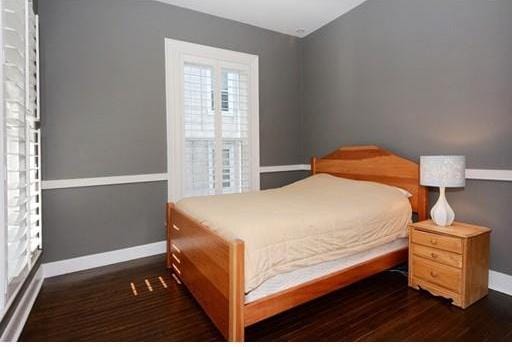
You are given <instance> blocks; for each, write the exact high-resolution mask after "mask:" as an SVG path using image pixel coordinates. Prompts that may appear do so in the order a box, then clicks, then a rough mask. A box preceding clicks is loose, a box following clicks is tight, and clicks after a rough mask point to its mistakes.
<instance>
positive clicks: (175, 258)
mask: <svg viewBox="0 0 512 347" xmlns="http://www.w3.org/2000/svg"><path fill="white" fill-rule="evenodd" d="M172 257H173V258H174V260H176V261H177V262H178V264H181V260H180V259H179V258H178V257H177V256H176V255H175V254H174V253H172Z"/></svg>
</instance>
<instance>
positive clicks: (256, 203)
mask: <svg viewBox="0 0 512 347" xmlns="http://www.w3.org/2000/svg"><path fill="white" fill-rule="evenodd" d="M176 206H177V208H178V209H179V210H181V211H183V212H184V213H186V214H188V215H190V216H191V217H193V218H194V219H195V220H196V221H198V222H199V223H201V224H203V225H205V226H207V227H208V228H209V229H210V230H212V231H214V232H216V233H218V234H219V235H220V236H221V237H223V238H224V239H226V240H228V241H229V240H234V239H241V240H243V241H244V243H245V289H246V293H247V292H250V291H252V290H254V289H255V288H257V287H258V286H259V285H261V284H262V283H263V282H265V281H266V280H268V279H270V278H272V277H274V276H276V275H279V274H283V273H286V272H291V271H294V270H297V269H300V268H304V267H308V266H311V265H315V264H319V263H323V262H327V261H331V260H335V259H338V258H340V257H344V256H349V255H352V254H356V253H360V252H363V251H366V250H369V249H372V248H375V247H378V246H381V245H384V244H386V243H389V242H391V241H394V240H396V239H398V238H401V237H405V236H406V235H407V224H408V223H409V222H410V219H411V213H412V210H411V205H410V204H409V200H408V198H407V197H406V196H404V194H403V193H402V192H400V191H399V190H397V189H396V188H395V187H391V186H387V185H384V184H380V183H375V182H367V181H354V180H349V179H344V178H339V177H334V176H331V175H327V174H318V175H314V176H311V177H308V178H306V179H304V180H301V181H298V182H295V183H292V184H290V185H288V186H285V187H282V188H278V189H270V190H264V191H259V192H248V193H240V194H226V195H216V196H208V197H194V198H186V199H183V200H181V201H179V202H178V203H177V204H176Z"/></svg>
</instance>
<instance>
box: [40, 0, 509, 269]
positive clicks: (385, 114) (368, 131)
mask: <svg viewBox="0 0 512 347" xmlns="http://www.w3.org/2000/svg"><path fill="white" fill-rule="evenodd" d="M39 2H40V3H39V14H40V21H41V60H42V61H41V63H42V120H43V121H42V128H43V151H44V158H43V178H44V179H66V178H78V177H95V176H106V175H132V174H144V173H158V172H164V171H165V169H166V155H165V153H166V144H165V141H166V139H165V136H166V135H165V94H164V89H165V82H164V44H163V42H164V37H170V38H175V39H180V40H186V41H191V42H196V43H200V44H206V45H212V46H216V47H221V48H227V49H232V50H237V51H243V52H247V53H252V54H257V55H259V57H260V112H261V113H260V128H261V129H260V130H261V134H260V146H261V163H262V165H285V164H297V163H300V162H305V161H306V160H307V158H309V157H310V156H311V155H322V154H325V153H327V152H329V151H331V150H333V149H334V148H336V147H338V146H339V145H341V144H345V145H347V144H367V143H372V144H378V145H381V146H384V147H386V148H388V149H390V150H392V151H395V152H396V153H398V154H401V155H404V156H406V157H409V158H411V159H418V156H419V155H420V154H435V153H461V154H465V155H466V156H467V161H468V166H469V167H472V168H489V169H512V154H511V153H512V140H510V138H511V135H512V130H511V129H512V97H510V96H511V94H510V91H511V90H512V21H510V18H512V2H511V1H509V0H495V1H483V0H464V1H461V0H429V1H423V0H386V1H383V0H368V1H367V2H365V3H363V4H362V5H361V6H359V7H357V8H356V9H354V10H352V11H351V12H349V13H347V14H345V15H343V16H341V17H340V18H338V19H337V20H335V21H334V22H332V23H330V24H328V25H327V26H325V27H323V28H321V29H320V30H318V31H316V32H315V33H313V34H311V35H309V36H308V37H306V38H305V39H302V40H299V39H296V38H293V37H290V36H287V35H282V34H278V33H274V32H271V31H268V30H263V29H259V28H255V27H251V26H248V25H244V24H240V23H236V22H233V21H229V20H225V19H220V18H217V17H213V16H208V15H204V14H199V13H196V12H192V11H189V10H185V9H181V8H177V7H173V6H169V5H165V4H161V3H158V2H154V1H143V0H139V1H137V0H108V1H105V0H40V1H39ZM305 175H306V173H305V172H292V173H278V174H264V175H262V177H261V182H262V186H263V187H264V188H271V187H277V186H281V185H284V184H286V183H289V182H292V181H295V180H297V179H300V178H302V177H304V176H305ZM165 191H166V187H165V183H148V184H134V185H118V186H110V187H94V188H79V189H66V190H54V191H45V192H44V193H43V203H44V209H43V218H44V247H45V259H44V260H45V261H54V260H60V259H66V258H70V257H76V256H81V255H86V254H92V253H98V252H103V251H109V250H113V249H119V248H124V247H129V246H135V245H140V244H145V243H149V242H155V241H160V240H163V239H164V228H163V223H164V203H165V201H166V193H165ZM435 198H436V197H435V194H433V196H432V199H435ZM449 200H450V202H451V203H452V205H453V207H454V208H455V210H456V213H457V216H458V218H459V219H461V220H465V221H468V222H474V223H481V224H485V225H489V226H491V227H492V228H493V229H494V231H493V234H492V250H491V262H492V268H493V269H494V270H497V271H501V272H505V273H509V274H512V255H511V253H510V252H509V250H508V248H509V245H510V244H512V232H511V231H510V230H509V225H512V214H510V213H508V209H507V207H508V205H509V204H510V202H511V201H512V184H510V183H507V182H478V181H468V184H467V187H466V188H465V189H464V190H457V191H451V192H450V193H449Z"/></svg>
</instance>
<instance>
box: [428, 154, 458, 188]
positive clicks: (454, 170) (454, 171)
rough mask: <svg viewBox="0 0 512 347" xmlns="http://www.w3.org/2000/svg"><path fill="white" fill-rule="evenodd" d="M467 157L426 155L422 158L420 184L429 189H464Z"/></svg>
mask: <svg viewBox="0 0 512 347" xmlns="http://www.w3.org/2000/svg"><path fill="white" fill-rule="evenodd" d="M465 183H466V157H464V156H463V155H424V156H421V157H420V184H421V185H423V186H429V187H447V188H450V187H452V188H455V187H464V185H465Z"/></svg>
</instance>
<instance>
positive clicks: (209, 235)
mask: <svg viewBox="0 0 512 347" xmlns="http://www.w3.org/2000/svg"><path fill="white" fill-rule="evenodd" d="M311 173H312V174H313V175H314V174H317V173H329V174H331V175H335V176H339V177H345V178H351V179H357V180H366V181H375V182H381V183H385V184H389V185H394V186H397V187H401V188H404V189H406V190H408V191H409V192H411V194H412V197H411V198H410V202H411V206H412V210H413V212H415V213H417V214H418V219H419V220H423V219H426V217H427V190H426V188H424V187H422V186H420V184H419V166H418V164H417V163H415V162H412V161H410V160H407V159H404V158H401V157H399V156H397V155H395V154H393V153H391V152H388V151H386V150H384V149H381V148H379V147H376V146H360V147H342V148H339V149H338V150H336V151H334V152H332V153H331V154H329V155H327V156H325V157H323V158H321V159H316V158H313V159H312V160H311ZM406 261H407V248H405V249H401V250H398V251H393V252H390V253H388V254H385V255H382V256H380V257H377V258H374V259H372V260H369V261H366V262H363V263H361V264H358V265H355V266H352V267H350V268H347V269H344V270H341V271H338V272H334V273H331V274H329V275H326V276H323V277H321V278H318V279H315V280H311V281H309V282H306V283H302V284H300V285H297V286H295V287H292V288H289V289H286V290H283V291H281V292H278V293H275V294H272V295H269V296H266V297H264V298H261V299H258V300H256V301H253V302H250V303H248V304H245V301H244V296H245V293H244V242H243V241H242V240H235V241H231V242H228V241H226V240H224V239H223V238H221V237H220V236H219V235H218V234H216V233H214V232H212V231H211V230H209V229H208V228H207V227H205V226H204V225H201V224H200V223H198V222H196V221H195V220H194V219H193V218H191V217H189V216H187V215H186V214H184V213H183V212H180V210H179V209H177V208H176V207H175V206H174V204H172V203H169V204H168V206H167V267H168V268H169V269H171V271H173V276H176V279H177V280H179V281H182V282H183V283H184V284H185V285H186V287H187V288H188V289H189V291H190V292H191V293H192V295H193V296H194V298H195V299H196V300H197V301H198V302H199V304H200V305H201V306H202V308H203V309H204V311H205V312H206V314H207V315H208V316H209V317H210V319H211V320H212V321H213V323H214V324H215V325H216V326H217V328H218V329H219V330H220V332H221V333H222V334H223V335H224V337H225V338H226V339H227V340H229V341H243V340H244V331H245V327H247V326H250V325H252V324H255V323H257V322H259V321H261V320H263V319H265V318H268V317H271V316H273V315H276V314H278V313H280V312H283V311H286V310H288V309H290V308H292V307H295V306H298V305H300V304H303V303H305V302H307V301H310V300H313V299H315V298H318V297H320V296H322V295H325V294H327V293H330V292H332V291H334V290H337V289H339V288H342V287H344V286H347V285H349V284H352V283H354V282H356V281H359V280H361V279H363V278H366V277H369V276H372V275H374V274H376V273H379V272H382V271H385V270H387V269H389V268H392V267H394V266H396V265H399V264H401V263H404V262H406Z"/></svg>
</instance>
